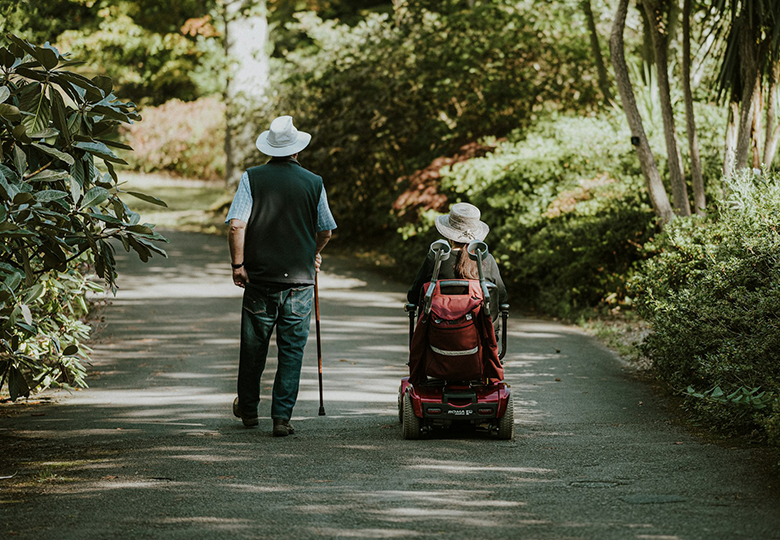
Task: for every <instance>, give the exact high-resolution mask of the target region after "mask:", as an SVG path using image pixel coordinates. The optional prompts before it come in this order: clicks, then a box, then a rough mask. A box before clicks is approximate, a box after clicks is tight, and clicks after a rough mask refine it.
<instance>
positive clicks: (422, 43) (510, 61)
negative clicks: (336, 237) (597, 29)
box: [250, 0, 598, 238]
mask: <svg viewBox="0 0 780 540" xmlns="http://www.w3.org/2000/svg"><path fill="white" fill-rule="evenodd" d="M414 4H415V5H409V6H407V7H405V8H403V9H401V8H399V11H398V13H397V14H396V17H395V19H391V18H390V17H389V16H387V15H378V14H374V15H369V16H367V17H366V18H365V20H364V21H362V22H361V23H359V24H357V25H356V26H354V27H348V26H346V25H341V24H338V23H336V22H334V21H322V20H320V19H319V18H317V17H316V16H314V15H313V14H309V15H305V16H300V17H299V23H298V25H297V26H296V28H297V29H298V31H299V32H301V33H304V34H305V35H306V36H307V38H308V39H309V43H311V46H310V47H308V48H303V47H302V48H299V49H297V50H296V51H294V52H290V53H289V54H288V55H286V56H285V58H284V60H279V59H277V60H276V63H275V64H274V67H273V69H272V73H273V74H274V76H275V77H277V80H276V81H275V82H274V84H273V85H272V88H274V89H275V94H274V96H272V99H271V101H270V103H269V105H268V107H266V108H264V109H263V110H262V111H258V114H259V115H260V116H259V117H257V118H254V119H253V120H250V121H252V122H254V123H255V124H256V125H264V124H266V123H267V117H268V116H270V115H272V114H279V113H281V112H286V113H288V114H292V115H293V116H295V118H296V124H297V125H299V126H300V127H301V129H304V130H306V131H310V132H311V133H312V135H313V139H312V145H311V147H310V148H308V149H307V150H306V152H305V153H304V154H302V155H301V160H302V162H303V163H304V165H306V166H307V167H310V168H311V169H313V170H314V171H316V172H317V173H318V174H321V175H322V176H323V177H324V178H325V181H326V185H327V186H328V196H329V198H330V200H331V202H332V205H333V209H334V212H335V213H336V215H337V218H338V221H339V225H340V229H339V230H340V234H341V235H351V236H357V237H363V238H376V235H377V234H378V233H382V232H385V233H390V234H392V232H393V230H394V227H390V226H389V223H388V212H387V210H389V208H390V206H391V203H392V201H393V200H394V198H395V197H396V195H397V188H398V185H397V183H396V179H397V178H399V177H401V176H403V175H406V174H409V173H410V172H412V171H414V170H416V169H419V168H421V167H423V166H425V165H427V164H428V163H430V161H431V160H432V159H433V158H435V157H436V156H439V155H442V154H448V153H451V152H454V151H455V150H456V149H457V148H459V147H460V146H461V145H463V144H465V143H467V142H470V141H473V140H477V139H479V138H481V137H483V136H490V135H502V134H506V133H507V132H509V131H511V130H512V129H514V128H516V127H518V126H527V125H529V124H530V123H532V122H533V121H534V119H535V115H536V114H538V113H540V112H542V111H550V110H560V109H563V108H566V107H574V106H576V107H578V108H587V107H589V106H592V105H593V104H594V103H596V101H597V99H598V97H597V90H596V85H595V70H594V69H593V68H592V63H591V62H590V61H589V60H588V59H589V55H590V52H589V51H590V49H589V44H588V40H587V32H586V31H585V29H584V21H583V20H581V18H580V16H579V11H578V9H577V6H576V5H573V6H568V7H566V8H565V9H560V10H558V9H556V10H539V9H538V6H536V5H535V4H534V3H533V2H530V1H523V2H516V1H508V0H491V1H485V2H478V3H476V4H475V5H474V6H473V7H467V6H466V4H465V3H459V4H456V3H448V7H447V9H444V8H443V7H442V11H440V12H433V11H428V10H426V9H424V8H423V7H420V6H417V5H416V3H414ZM399 6H400V4H399ZM571 25H579V26H580V27H581V28H582V29H583V31H582V32H581V33H577V32H570V31H568V30H569V29H570V28H571ZM263 115H265V116H263Z"/></svg>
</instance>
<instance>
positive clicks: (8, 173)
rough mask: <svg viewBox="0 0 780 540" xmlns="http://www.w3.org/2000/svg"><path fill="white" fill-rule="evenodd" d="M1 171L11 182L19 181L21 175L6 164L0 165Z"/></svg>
mask: <svg viewBox="0 0 780 540" xmlns="http://www.w3.org/2000/svg"><path fill="white" fill-rule="evenodd" d="M0 173H2V174H3V176H5V177H6V178H7V179H8V181H9V182H18V181H19V175H17V174H16V173H15V172H14V171H13V169H10V168H8V167H6V166H5V165H0Z"/></svg>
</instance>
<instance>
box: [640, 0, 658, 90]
mask: <svg viewBox="0 0 780 540" xmlns="http://www.w3.org/2000/svg"><path fill="white" fill-rule="evenodd" d="M636 8H637V9H638V10H639V15H640V18H641V19H642V60H643V62H644V63H645V64H646V65H648V66H651V65H653V64H655V53H654V52H653V39H652V37H651V36H652V31H651V30H650V22H649V21H648V20H647V13H645V10H644V8H643V7H642V0H636ZM645 82H646V83H647V82H649V81H645Z"/></svg>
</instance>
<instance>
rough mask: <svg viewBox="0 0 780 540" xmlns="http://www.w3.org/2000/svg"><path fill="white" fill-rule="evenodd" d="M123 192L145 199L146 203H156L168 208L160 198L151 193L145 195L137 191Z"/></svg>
mask: <svg viewBox="0 0 780 540" xmlns="http://www.w3.org/2000/svg"><path fill="white" fill-rule="evenodd" d="M123 193H127V194H128V195H130V196H132V197H135V198H136V199H141V200H142V201H146V202H148V203H152V204H156V205H157V206H163V207H165V208H168V205H167V204H166V203H165V201H163V200H162V199H158V198H157V197H154V196H152V195H147V194H146V193H139V192H137V191H123Z"/></svg>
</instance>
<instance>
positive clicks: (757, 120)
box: [750, 84, 764, 169]
mask: <svg viewBox="0 0 780 540" xmlns="http://www.w3.org/2000/svg"><path fill="white" fill-rule="evenodd" d="M762 90H763V87H762V85H761V84H759V85H758V95H757V96H753V122H752V124H751V127H750V155H751V156H752V158H753V159H752V162H751V167H753V168H754V169H760V168H761V151H760V150H759V148H761V118H762V116H763V115H764V99H763V96H762V93H763V92H762Z"/></svg>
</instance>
